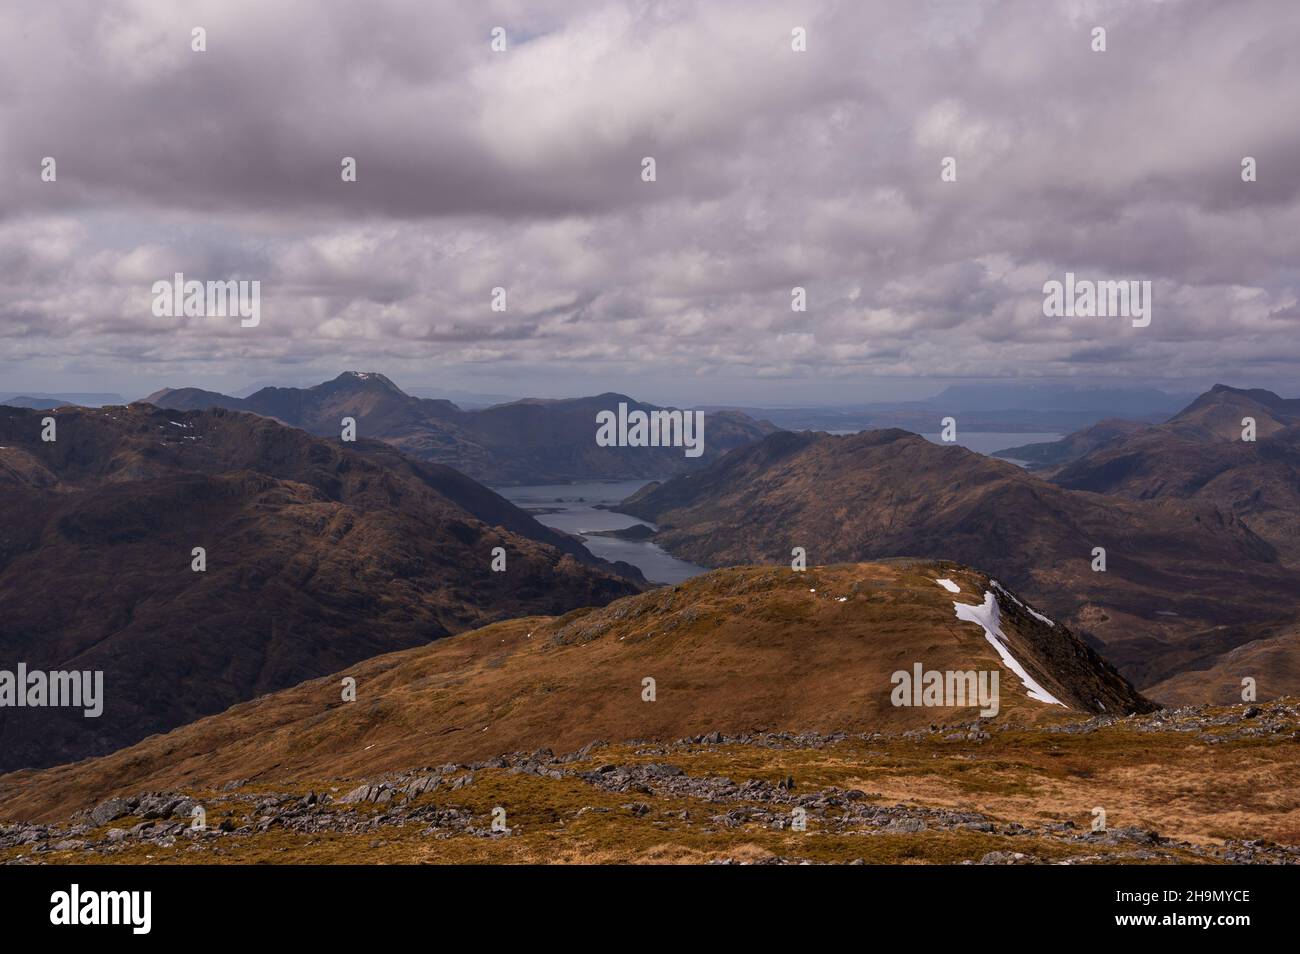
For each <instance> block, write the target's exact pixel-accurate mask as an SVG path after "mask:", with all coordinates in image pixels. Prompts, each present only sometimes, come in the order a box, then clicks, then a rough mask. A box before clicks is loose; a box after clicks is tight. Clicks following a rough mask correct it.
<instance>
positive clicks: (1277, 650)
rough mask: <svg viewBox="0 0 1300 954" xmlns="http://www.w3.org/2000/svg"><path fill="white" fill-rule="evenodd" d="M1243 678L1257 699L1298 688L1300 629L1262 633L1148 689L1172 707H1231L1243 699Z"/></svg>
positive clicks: (1290, 692)
mask: <svg viewBox="0 0 1300 954" xmlns="http://www.w3.org/2000/svg"><path fill="white" fill-rule="evenodd" d="M1244 679H1252V680H1254V683H1255V691H1256V697H1257V698H1258V699H1261V700H1264V699H1276V698H1278V697H1279V696H1283V695H1288V694H1294V692H1295V689H1294V687H1295V686H1297V685H1300V625H1297V624H1291V625H1289V626H1282V627H1279V628H1278V629H1277V630H1276V631H1266V632H1264V633H1263V634H1262V635H1261V636H1260V637H1259V638H1258V639H1253V640H1251V641H1250V642H1247V643H1242V644H1241V645H1240V646H1234V647H1233V648H1232V649H1229V650H1227V651H1225V652H1221V653H1215V654H1212V655H1209V656H1207V657H1206V658H1204V659H1201V660H1196V661H1195V662H1194V663H1192V664H1191V665H1190V666H1188V668H1186V669H1185V670H1183V671H1182V672H1180V673H1178V674H1177V675H1175V676H1171V677H1170V678H1168V679H1165V680H1163V681H1162V682H1159V683H1157V684H1156V685H1154V686H1151V687H1150V692H1151V695H1152V696H1153V697H1155V698H1158V699H1161V700H1164V701H1165V702H1167V703H1168V704H1170V705H1197V704H1200V703H1205V702H1208V703H1210V704H1212V705H1231V704H1234V703H1238V702H1240V701H1241V700H1242V694H1243V689H1244V688H1245V687H1244V685H1243V680H1244Z"/></svg>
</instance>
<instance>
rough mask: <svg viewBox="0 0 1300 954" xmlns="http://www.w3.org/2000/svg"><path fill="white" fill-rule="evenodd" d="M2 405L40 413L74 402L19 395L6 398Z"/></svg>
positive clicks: (0, 402)
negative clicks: (29, 409)
mask: <svg viewBox="0 0 1300 954" xmlns="http://www.w3.org/2000/svg"><path fill="white" fill-rule="evenodd" d="M0 404H4V405H7V406H8V407H30V408H33V409H35V410H38V411H48V410H50V409H52V408H56V407H64V406H67V405H72V404H74V402H72V401H61V400H59V399H58V398H37V397H28V396H27V395H25V394H17V395H14V396H13V397H8V398H5V399H4V400H3V401H0Z"/></svg>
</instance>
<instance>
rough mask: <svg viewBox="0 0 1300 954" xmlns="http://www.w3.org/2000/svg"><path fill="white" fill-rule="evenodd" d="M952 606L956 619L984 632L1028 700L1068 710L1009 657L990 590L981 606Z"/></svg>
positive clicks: (956, 603) (995, 604) (995, 600)
mask: <svg viewBox="0 0 1300 954" xmlns="http://www.w3.org/2000/svg"><path fill="white" fill-rule="evenodd" d="M994 585H995V586H996V585H997V584H994ZM998 589H1002V587H1000V586H999V587H998ZM952 605H953V607H955V608H956V610H957V618H958V619H960V620H965V621H966V622H968V623H978V624H979V626H980V628H981V629H983V630H984V638H985V639H987V640H988V641H989V645H991V646H992V647H993V648H994V649H995V650H997V653H998V656H999V657H1000V658H1001V660H1002V665H1004V666H1006V667H1007V668H1008V669H1010V670H1011V671H1012V672H1014V673H1015V674H1016V675H1017V676H1019V677H1020V681H1021V682H1022V683H1023V684H1024V686H1025V689H1026V691H1027V692H1028V693H1029V698H1031V699H1037V700H1038V701H1039V702H1046V703H1049V704H1051V705H1054V706H1061V707H1063V708H1066V709H1068V708H1069V706H1067V705H1066V704H1065V703H1064V702H1062V701H1061V700H1060V699H1058V698H1056V696H1054V695H1052V694H1051V693H1050V692H1048V691H1047V690H1046V689H1044V688H1043V687H1042V686H1040V685H1039V684H1038V683H1037V682H1036V681H1035V680H1034V677H1033V676H1031V675H1029V673H1027V672H1026V671H1025V667H1024V666H1022V665H1020V663H1018V662H1016V659H1015V657H1014V656H1012V655H1011V651H1010V650H1009V649H1007V645H1006V644H1007V634H1006V633H1004V632H1002V614H1001V613H1000V612H999V610H998V600H997V597H996V596H994V595H993V591H992V590H985V591H984V603H983V605H982V606H975V605H974V604H972V603H958V602H957V601H956V600H954V601H953V604H952Z"/></svg>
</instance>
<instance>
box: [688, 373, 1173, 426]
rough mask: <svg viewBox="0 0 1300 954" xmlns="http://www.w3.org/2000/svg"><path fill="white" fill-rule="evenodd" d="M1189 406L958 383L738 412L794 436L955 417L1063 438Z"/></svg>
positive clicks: (1134, 394) (1139, 397)
mask: <svg viewBox="0 0 1300 954" xmlns="http://www.w3.org/2000/svg"><path fill="white" fill-rule="evenodd" d="M1186 402H1187V398H1185V397H1181V396H1178V395H1171V394H1166V393H1164V392H1163V391H1155V390H1151V389H1108V388H1093V389H1087V390H1084V389H1080V388H1073V387H1059V386H1053V385H1046V384H1040V385H1025V384H960V385H953V386H951V387H948V388H945V389H944V390H943V391H942V392H941V393H939V394H936V395H934V396H932V397H927V398H923V399H921V400H916V401H877V402H869V403H864V404H852V405H843V406H832V407H782V408H752V407H741V408H733V410H737V411H741V412H744V413H746V414H748V415H749V416H750V417H754V418H759V419H762V420H767V421H771V422H772V423H774V424H775V425H777V426H778V427H780V428H782V429H784V430H790V431H802V430H810V431H829V432H831V433H837V432H840V433H843V432H849V431H860V430H870V429H880V428H889V427H898V428H902V429H904V430H909V431H914V432H916V433H918V434H936V433H938V432H939V431H940V430H941V429H942V425H941V423H940V422H941V421H942V419H943V418H945V417H949V416H951V417H955V418H956V419H957V422H958V426H959V428H960V429H961V430H963V431H965V432H971V431H993V432H998V431H1005V432H1011V433H1027V432H1038V433H1043V432H1052V433H1063V432H1071V431H1075V430H1078V429H1080V428H1085V427H1090V426H1092V425H1093V424H1096V423H1098V422H1100V421H1103V420H1106V419H1112V418H1114V419H1123V420H1129V421H1137V422H1143V423H1156V422H1158V421H1163V420H1165V419H1166V418H1168V417H1169V415H1170V414H1173V413H1174V412H1175V411H1177V410H1178V409H1179V408H1180V407H1182V406H1183V405H1184V404H1185V403H1186ZM706 410H708V408H706Z"/></svg>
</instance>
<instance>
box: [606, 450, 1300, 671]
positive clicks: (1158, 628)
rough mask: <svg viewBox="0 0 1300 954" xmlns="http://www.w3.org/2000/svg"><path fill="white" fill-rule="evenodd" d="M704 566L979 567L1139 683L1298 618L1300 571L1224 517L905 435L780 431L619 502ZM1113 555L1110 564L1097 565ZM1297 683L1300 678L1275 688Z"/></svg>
mask: <svg viewBox="0 0 1300 954" xmlns="http://www.w3.org/2000/svg"><path fill="white" fill-rule="evenodd" d="M619 509H621V510H622V511H624V512H626V513H629V514H632V515H634V516H636V517H640V518H641V519H643V520H647V521H650V522H654V523H656V524H657V525H658V528H659V532H658V533H657V534H656V535H655V538H654V539H655V542H657V543H659V544H660V545H662V546H663V547H665V548H666V549H667V550H668V551H669V552H670V553H672V554H673V555H674V556H678V557H681V558H682V559H686V560H691V561H692V562H695V563H699V564H702V565H705V566H728V565H734V564H743V563H778V564H786V565H788V564H789V562H790V560H791V551H792V548H794V547H803V548H805V550H806V552H807V559H808V561H809V562H810V563H818V564H820V563H828V562H839V561H845V560H860V559H876V558H879V557H885V556H919V557H939V556H942V557H943V558H947V559H953V560H958V561H960V562H962V563H965V564H968V565H972V566H980V567H981V568H983V569H985V570H987V571H988V572H990V573H992V574H993V575H994V576H996V577H997V578H998V579H999V580H1001V581H1002V582H1004V583H1006V584H1007V585H1009V586H1012V587H1013V588H1016V589H1018V590H1021V591H1023V592H1024V593H1025V594H1027V595H1028V596H1029V597H1030V598H1031V599H1033V600H1034V601H1035V602H1037V603H1039V604H1041V605H1042V606H1043V608H1044V609H1045V611H1046V612H1048V613H1049V614H1051V615H1052V616H1053V617H1055V618H1058V619H1062V620H1064V621H1065V622H1066V623H1067V625H1069V626H1070V627H1071V628H1073V629H1075V630H1077V631H1079V632H1080V633H1082V634H1085V635H1086V636H1088V637H1089V638H1092V639H1095V640H1096V641H1097V645H1100V646H1103V647H1104V652H1105V655H1106V657H1107V658H1108V659H1110V660H1111V661H1112V662H1114V663H1115V664H1116V665H1117V666H1119V668H1120V671H1121V672H1123V673H1124V674H1125V675H1126V676H1127V677H1128V678H1129V679H1131V680H1132V681H1133V682H1134V683H1135V684H1136V685H1138V686H1139V687H1145V686H1148V685H1151V684H1152V683H1155V682H1158V681H1160V680H1162V679H1165V678H1167V677H1168V676H1170V675H1173V674H1174V673H1176V672H1178V671H1180V670H1181V668H1182V667H1183V666H1184V665H1186V664H1187V663H1188V662H1189V661H1190V660H1193V659H1199V658H1202V657H1204V656H1205V655H1206V654H1208V653H1213V652H1219V651H1224V650H1227V649H1230V648H1232V647H1233V646H1236V645H1239V644H1241V643H1243V642H1247V641H1249V640H1250V639H1252V638H1255V636H1256V635H1257V633H1258V631H1259V629H1258V628H1259V627H1260V626H1262V625H1270V624H1277V623H1280V622H1284V621H1288V620H1291V619H1294V616H1295V612H1296V610H1295V606H1294V605H1293V604H1292V603H1291V602H1290V601H1288V600H1279V599H1278V598H1277V595H1278V594H1281V593H1295V592H1300V573H1297V571H1296V570H1294V569H1291V568H1288V567H1285V566H1283V565H1282V564H1281V563H1280V562H1279V559H1278V554H1277V551H1276V550H1275V548H1274V547H1273V546H1272V545H1270V544H1269V543H1268V542H1266V541H1264V540H1263V539H1261V538H1260V537H1259V536H1258V535H1256V534H1255V533H1254V532H1252V531H1251V530H1250V528H1249V527H1247V526H1246V525H1245V524H1244V523H1243V522H1242V521H1241V520H1239V519H1238V518H1236V517H1234V516H1233V515H1231V514H1229V513H1224V512H1223V511H1221V510H1219V509H1217V508H1215V507H1213V506H1209V505H1206V504H1203V503H1199V502H1195V501H1185V500H1170V501H1135V500H1126V499H1121V498H1118V497H1106V496H1102V495H1099V494H1093V493H1084V492H1081V491H1074V490H1067V489H1064V488H1062V487H1058V486H1056V485H1054V484H1051V483H1047V482H1045V481H1043V480H1040V479H1038V478H1037V477H1035V476H1033V475H1032V474H1028V473H1026V472H1024V471H1023V470H1021V469H1020V468H1018V467H1016V466H1014V465H1012V464H1009V463H1005V462H1003V461H997V460H993V459H991V458H987V457H983V456H981V455H979V454H975V453H972V452H970V451H967V450H965V449H963V448H961V447H957V446H942V445H938V444H934V443H931V442H930V441H927V440H925V439H924V438H922V437H920V436H918V435H916V434H910V433H907V432H905V431H899V430H885V431H867V432H863V433H860V434H856V435H852V436H844V437H837V436H832V435H828V434H815V433H808V432H805V433H799V434H795V433H789V432H783V433H778V434H773V435H771V436H769V437H767V438H765V439H764V440H763V441H761V442H759V443H758V444H755V445H752V446H750V447H744V448H740V449H738V450H736V451H733V452H732V453H730V454H728V455H727V456H726V457H724V458H723V459H722V460H720V461H718V462H717V463H716V464H714V465H712V466H711V467H709V468H707V469H706V470H704V471H702V472H700V473H698V474H691V475H683V476H680V477H677V478H674V479H672V480H669V481H667V482H665V483H662V484H658V485H650V486H647V487H646V488H645V489H644V490H643V491H642V492H640V493H638V494H637V495H634V496H633V497H632V498H629V499H628V500H627V501H624V503H623V504H622V505H621V506H620V508H619ZM1094 547H1102V548H1104V549H1105V551H1106V557H1107V568H1106V571H1105V572H1094V571H1093V569H1092V560H1093V549H1094ZM1296 690H1300V686H1296V687H1292V688H1291V689H1289V690H1288V689H1283V691H1296Z"/></svg>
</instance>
